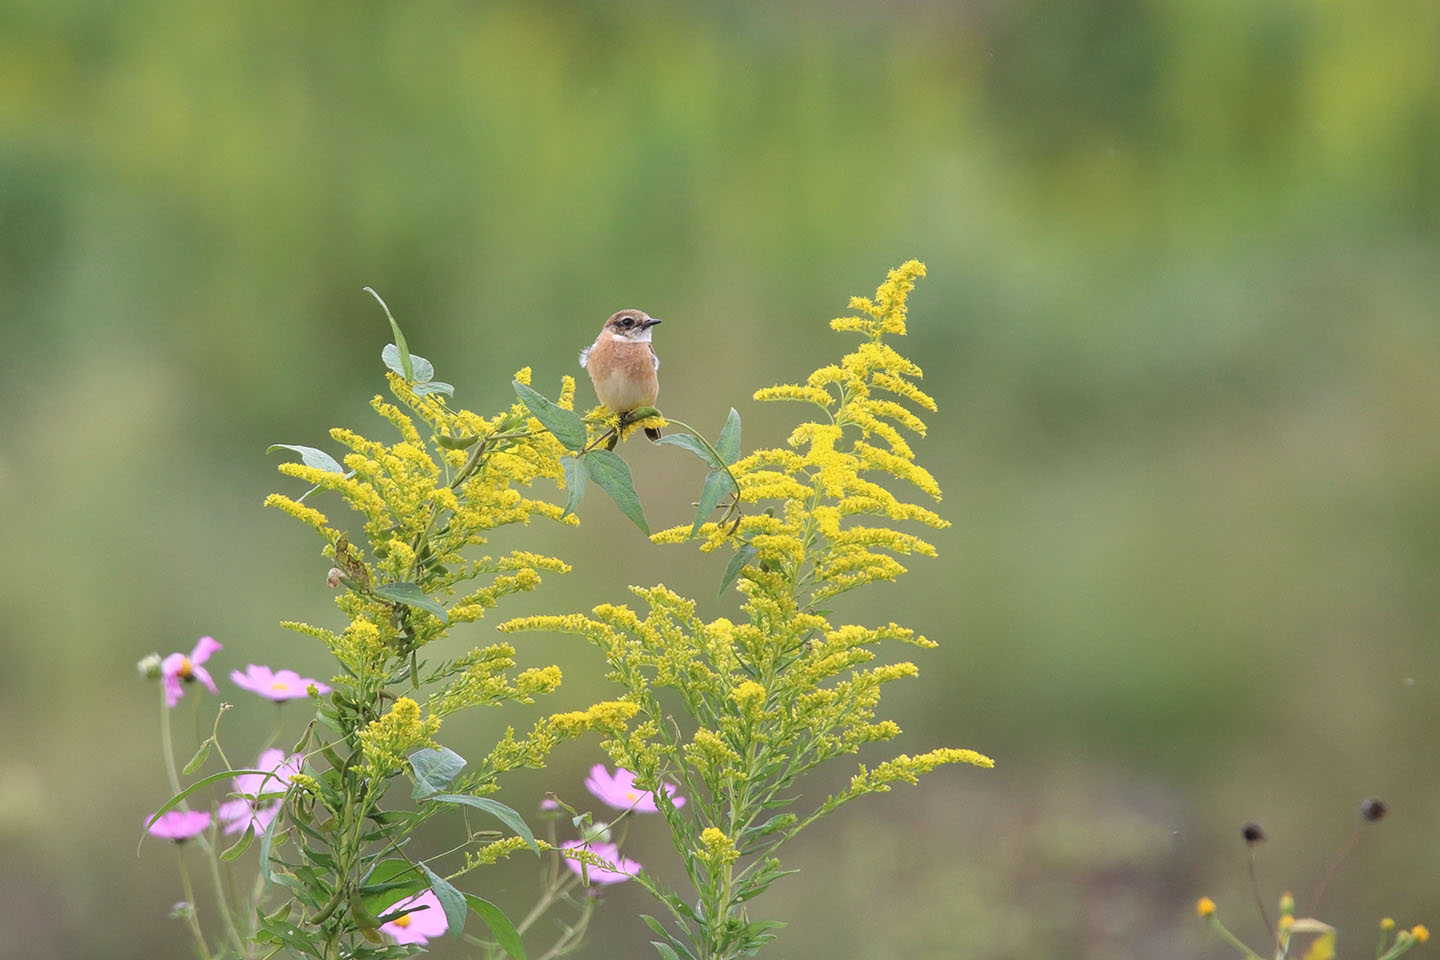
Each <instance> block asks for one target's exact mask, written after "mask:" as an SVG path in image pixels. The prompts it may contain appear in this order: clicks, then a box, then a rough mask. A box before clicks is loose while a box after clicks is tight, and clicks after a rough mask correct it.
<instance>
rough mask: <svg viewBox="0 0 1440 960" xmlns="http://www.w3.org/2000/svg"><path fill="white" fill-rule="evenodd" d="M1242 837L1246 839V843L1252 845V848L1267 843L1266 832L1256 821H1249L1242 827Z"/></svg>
mask: <svg viewBox="0 0 1440 960" xmlns="http://www.w3.org/2000/svg"><path fill="white" fill-rule="evenodd" d="M1240 835H1241V836H1243V837H1244V838H1245V842H1246V843H1248V844H1250V846H1252V847H1253V846H1255V844H1257V843H1264V842H1265V831H1264V830H1262V829H1261V828H1260V824H1258V823H1256V822H1255V821H1254V820H1247V821H1246V822H1245V823H1244V824H1243V825H1242V826H1241V827H1240Z"/></svg>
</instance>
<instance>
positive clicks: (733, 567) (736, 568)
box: [719, 543, 760, 597]
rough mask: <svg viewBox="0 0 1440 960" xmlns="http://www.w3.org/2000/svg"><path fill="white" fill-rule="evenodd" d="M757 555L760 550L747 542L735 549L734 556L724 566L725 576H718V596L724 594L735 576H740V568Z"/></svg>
mask: <svg viewBox="0 0 1440 960" xmlns="http://www.w3.org/2000/svg"><path fill="white" fill-rule="evenodd" d="M759 555H760V551H759V550H757V549H755V547H754V546H753V545H752V544H749V543H747V544H745V545H744V546H742V547H741V548H740V549H739V550H736V551H735V556H733V557H731V558H730V565H729V566H727V567H726V568H725V576H723V577H721V578H720V593H719V596H722V597H723V596H725V591H726V590H728V589H730V584H732V583H734V582H735V578H736V577H738V576H740V571H741V569H743V568H744V567H745V566H746V565H748V564H749V563H750V561H751V560H754V559H755V558H756V557H758V556H759Z"/></svg>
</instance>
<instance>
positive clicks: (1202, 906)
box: [1195, 897, 1215, 917]
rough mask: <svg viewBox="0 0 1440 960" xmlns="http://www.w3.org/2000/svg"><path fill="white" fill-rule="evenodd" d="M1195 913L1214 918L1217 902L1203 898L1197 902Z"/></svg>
mask: <svg viewBox="0 0 1440 960" xmlns="http://www.w3.org/2000/svg"><path fill="white" fill-rule="evenodd" d="M1195 912H1196V913H1198V914H1199V915H1200V916H1202V917H1213V916H1214V915H1215V901H1214V900H1211V899H1210V898H1209V897H1201V898H1200V899H1199V900H1197V901H1195Z"/></svg>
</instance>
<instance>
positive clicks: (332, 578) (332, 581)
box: [325, 567, 345, 590]
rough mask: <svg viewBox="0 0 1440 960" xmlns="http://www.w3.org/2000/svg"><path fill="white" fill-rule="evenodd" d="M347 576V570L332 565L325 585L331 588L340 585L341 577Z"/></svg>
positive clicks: (326, 576)
mask: <svg viewBox="0 0 1440 960" xmlns="http://www.w3.org/2000/svg"><path fill="white" fill-rule="evenodd" d="M343 576H345V571H344V570H341V569H340V568H339V567H331V568H330V572H329V573H327V574H325V585H326V586H327V587H329V588H330V589H331V590H334V589H335V588H336V587H338V586H340V578H341V577H343Z"/></svg>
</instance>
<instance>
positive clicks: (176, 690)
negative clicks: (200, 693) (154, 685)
mask: <svg viewBox="0 0 1440 960" xmlns="http://www.w3.org/2000/svg"><path fill="white" fill-rule="evenodd" d="M219 649H220V644H219V643H217V642H216V641H215V638H214V637H201V638H200V639H199V640H198V641H196V643H195V649H194V650H192V651H190V656H188V657H187V656H185V654H183V653H172V654H170V656H168V657H166V658H165V659H164V660H162V661H160V678H161V682H163V683H164V684H165V703H166V704H167V705H169V706H172V707H173V706H175V704H177V703H179V702H180V698H181V697H183V696H185V688H184V687H182V686H181V685H180V682H181V681H182V680H183V681H185V682H186V683H191V682H193V681H195V680H199V681H200V682H201V683H203V684H204V685H205V689H206V690H209V691H210V692H211V693H219V692H220V691H219V690H217V689H215V681H214V680H212V679H210V672H209V671H208V670H206V669H205V668H204V667H202V666H200V664H202V663H204V662H205V661H206V660H209V659H210V654H212V653H214V652H215V651H216V650H219Z"/></svg>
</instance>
